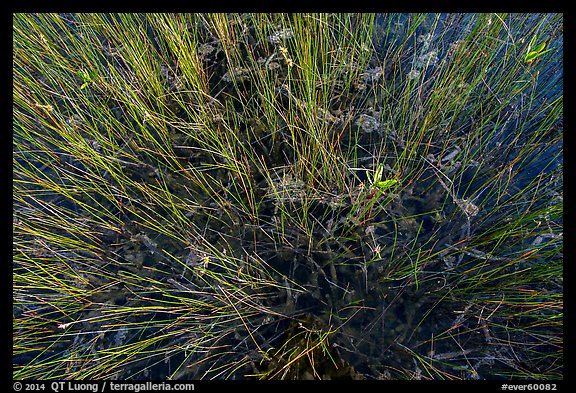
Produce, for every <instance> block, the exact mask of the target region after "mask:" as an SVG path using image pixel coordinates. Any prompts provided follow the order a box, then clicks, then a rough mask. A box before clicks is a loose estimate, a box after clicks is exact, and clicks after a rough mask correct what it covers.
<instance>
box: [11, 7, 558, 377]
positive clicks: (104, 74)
mask: <svg viewBox="0 0 576 393" xmlns="http://www.w3.org/2000/svg"><path fill="white" fill-rule="evenodd" d="M13 33H14V41H13V46H14V56H13V73H14V143H13V149H14V158H13V165H14V182H13V191H14V197H13V200H14V222H13V228H14V242H13V253H14V257H13V283H14V331H13V332H14V341H13V346H14V378H15V379H24V378H30V379H36V378H37V379H48V378H58V379H65V378H73V379H76V378H118V379H166V378H168V379H193V378H198V379H205V378H206V379H207V378H211V379H215V378H227V379H229V378H254V377H258V378H282V379H284V378H286V379H287V378H299V379H302V378H316V379H321V378H367V379H376V378H379V379H390V378H394V379H397V378H400V379H405V378H421V379H491V378H509V379H512V378H526V379H534V378H538V379H551V378H561V377H562V373H563V361H562V344H563V339H562V304H563V303H562V292H563V281H562V248H563V243H562V232H563V230H562V226H563V222H562V219H563V217H562V206H563V205H562V203H563V202H562V187H563V177H562V166H563V164H562V154H563V143H562V132H563V119H562V117H563V107H562V104H563V99H562V95H563V92H562V56H563V52H562V43H563V38H562V15H558V14H547V15H532V14H523V15H504V14H469V15H460V14H442V15H440V14H439V15H431V14H410V15H373V14H319V15H316V14H293V15H284V14H242V15H239V14H226V15H224V14H208V15H200V14H185V15H184V14H177V15H172V14H159V15H158V14H147V15H137V14H114V15H108V14H106V15H104V14H74V15H61V14H59V15H56V14H15V15H14V17H13ZM544 42H545V43H546V44H545V45H544V46H543V45H542V43H544ZM332 366H333V367H332ZM335 369H339V370H340V371H338V372H336V371H334V370H335ZM343 369H345V370H347V371H346V372H343V371H342V370H343ZM330 370H332V371H330Z"/></svg>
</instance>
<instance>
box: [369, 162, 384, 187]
mask: <svg viewBox="0 0 576 393" xmlns="http://www.w3.org/2000/svg"><path fill="white" fill-rule="evenodd" d="M382 172H384V163H381V164H380V165H378V168H377V169H376V172H374V180H373V181H372V183H374V184H376V183H378V182H379V181H380V179H382Z"/></svg>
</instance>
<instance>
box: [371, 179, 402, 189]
mask: <svg viewBox="0 0 576 393" xmlns="http://www.w3.org/2000/svg"><path fill="white" fill-rule="evenodd" d="M396 183H398V180H396V179H389V180H382V181H377V182H374V186H375V187H378V188H379V189H380V190H382V191H386V190H389V189H390V188H392V187H393V186H394V185H396Z"/></svg>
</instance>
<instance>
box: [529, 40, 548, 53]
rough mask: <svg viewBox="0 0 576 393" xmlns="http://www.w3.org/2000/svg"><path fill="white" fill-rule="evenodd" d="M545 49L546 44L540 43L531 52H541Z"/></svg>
mask: <svg viewBox="0 0 576 393" xmlns="http://www.w3.org/2000/svg"><path fill="white" fill-rule="evenodd" d="M544 48H546V42H543V43H541V44H540V45H538V46H537V47H536V48H534V49H533V50H532V52H542V51H543V50H544Z"/></svg>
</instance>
